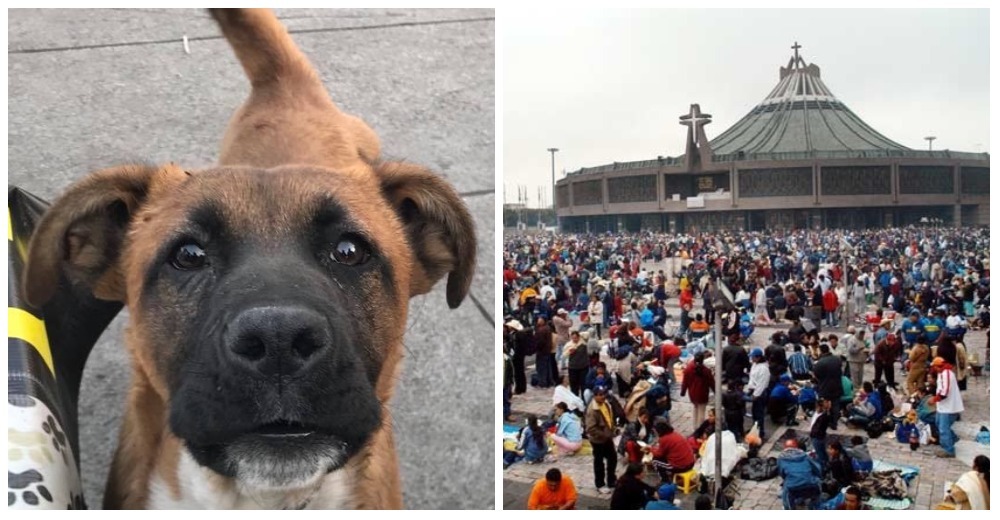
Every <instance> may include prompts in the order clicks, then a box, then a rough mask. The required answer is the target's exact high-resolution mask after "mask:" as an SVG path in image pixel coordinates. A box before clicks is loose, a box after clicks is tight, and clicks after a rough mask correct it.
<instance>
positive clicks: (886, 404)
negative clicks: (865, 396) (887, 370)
mask: <svg viewBox="0 0 1000 520" xmlns="http://www.w3.org/2000/svg"><path fill="white" fill-rule="evenodd" d="M875 394H876V395H877V397H878V402H879V407H878V408H879V411H880V412H881V414H880V417H879V419H881V418H882V417H887V416H889V415H890V414H892V411H893V410H895V409H896V402H895V401H894V400H893V399H892V393H891V392H889V385H887V384H885V381H882V382H879V384H878V386H877V387H876V389H875Z"/></svg>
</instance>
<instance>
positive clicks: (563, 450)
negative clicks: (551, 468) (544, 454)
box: [552, 403, 583, 456]
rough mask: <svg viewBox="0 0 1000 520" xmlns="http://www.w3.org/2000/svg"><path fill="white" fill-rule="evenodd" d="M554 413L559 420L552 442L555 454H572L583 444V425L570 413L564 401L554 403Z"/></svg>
mask: <svg viewBox="0 0 1000 520" xmlns="http://www.w3.org/2000/svg"><path fill="white" fill-rule="evenodd" d="M554 415H555V417H556V420H557V421H559V422H558V425H557V426H556V432H555V433H553V434H552V442H553V443H554V444H555V445H556V449H555V452H556V455H557V456H558V455H573V454H574V453H576V452H578V451H580V448H581V447H582V446H583V426H581V425H580V419H579V418H578V417H577V416H576V415H574V414H572V413H570V411H569V407H568V406H566V403H558V404H556V407H555V410H554Z"/></svg>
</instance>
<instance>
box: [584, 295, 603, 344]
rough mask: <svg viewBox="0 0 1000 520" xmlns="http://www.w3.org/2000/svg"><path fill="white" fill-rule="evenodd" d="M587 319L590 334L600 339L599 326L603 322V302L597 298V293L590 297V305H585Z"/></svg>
mask: <svg viewBox="0 0 1000 520" xmlns="http://www.w3.org/2000/svg"><path fill="white" fill-rule="evenodd" d="M587 319H588V320H590V329H591V331H592V332H591V334H593V335H594V337H595V338H597V339H601V326H602V325H603V324H604V303H603V302H601V301H600V300H598V299H597V295H596V294H595V295H593V296H591V297H590V305H588V306H587Z"/></svg>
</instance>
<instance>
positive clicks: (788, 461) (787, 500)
mask: <svg viewBox="0 0 1000 520" xmlns="http://www.w3.org/2000/svg"><path fill="white" fill-rule="evenodd" d="M778 475H780V476H781V478H782V482H781V503H782V505H783V506H784V509H785V510H790V509H795V506H796V505H797V504H798V503H799V502H801V501H808V503H809V509H815V508H816V505H817V504H818V503H819V499H820V494H821V490H820V479H821V478H822V476H823V472H822V470H821V469H820V466H819V463H818V462H816V460H814V459H812V458H810V457H809V455H808V454H807V453H806V452H805V451H802V450H801V449H799V445H798V442H796V441H795V440H794V439H790V440H788V441H786V442H785V449H784V450H783V451H782V452H781V454H780V455H778Z"/></svg>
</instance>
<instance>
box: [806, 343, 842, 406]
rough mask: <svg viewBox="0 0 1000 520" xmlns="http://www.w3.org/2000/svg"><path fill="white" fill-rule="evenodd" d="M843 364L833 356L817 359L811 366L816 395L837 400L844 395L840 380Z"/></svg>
mask: <svg viewBox="0 0 1000 520" xmlns="http://www.w3.org/2000/svg"><path fill="white" fill-rule="evenodd" d="M842 367H843V362H842V361H841V360H840V358H839V357H837V356H834V355H833V354H827V355H825V356H822V357H820V358H819V361H817V362H816V363H815V364H813V375H815V376H816V381H817V383H818V386H817V388H816V393H817V394H819V396H820V397H824V398H826V399H830V400H831V401H832V400H834V399H837V400H839V399H840V397H841V395H842V394H843V393H844V386H843V383H842V382H841V380H840V378H841V377H842V376H843V375H844V373H843V370H842Z"/></svg>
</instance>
